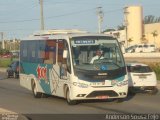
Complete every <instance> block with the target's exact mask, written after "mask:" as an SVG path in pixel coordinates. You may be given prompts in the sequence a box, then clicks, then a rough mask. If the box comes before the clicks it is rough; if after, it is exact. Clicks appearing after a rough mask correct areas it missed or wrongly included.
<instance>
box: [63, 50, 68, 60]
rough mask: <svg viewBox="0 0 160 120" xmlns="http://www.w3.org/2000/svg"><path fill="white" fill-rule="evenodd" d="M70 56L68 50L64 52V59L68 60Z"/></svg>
mask: <svg viewBox="0 0 160 120" xmlns="http://www.w3.org/2000/svg"><path fill="white" fill-rule="evenodd" d="M67 56H68V51H67V50H64V51H63V58H64V59H66V58H67Z"/></svg>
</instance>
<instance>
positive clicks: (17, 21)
mask: <svg viewBox="0 0 160 120" xmlns="http://www.w3.org/2000/svg"><path fill="white" fill-rule="evenodd" d="M93 9H95V8H92V9H87V10H81V11H77V12H71V13H67V14H61V15H56V16H50V17H46V19H51V18H55V17H64V16H69V15H73V14H77V13H82V12H86V11H90V10H93ZM38 20H40V19H37V18H35V19H26V20H13V21H3V22H0V24H2V23H19V22H30V21H38Z"/></svg>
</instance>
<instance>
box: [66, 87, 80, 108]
mask: <svg viewBox="0 0 160 120" xmlns="http://www.w3.org/2000/svg"><path fill="white" fill-rule="evenodd" d="M64 91H65V98H66V101H67V103H68V104H69V105H76V104H77V101H76V100H71V99H70V90H69V87H68V85H65V86H64Z"/></svg>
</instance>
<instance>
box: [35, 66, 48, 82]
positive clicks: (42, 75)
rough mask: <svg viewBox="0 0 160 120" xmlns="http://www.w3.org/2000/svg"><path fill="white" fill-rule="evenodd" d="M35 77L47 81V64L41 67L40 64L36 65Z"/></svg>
mask: <svg viewBox="0 0 160 120" xmlns="http://www.w3.org/2000/svg"><path fill="white" fill-rule="evenodd" d="M37 77H38V80H41V79H44V80H45V81H46V82H47V66H45V67H41V66H40V65H38V67H37Z"/></svg>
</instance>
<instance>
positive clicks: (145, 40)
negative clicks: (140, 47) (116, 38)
mask: <svg viewBox="0 0 160 120" xmlns="http://www.w3.org/2000/svg"><path fill="white" fill-rule="evenodd" d="M147 42H148V40H147V38H146V36H145V35H142V38H141V43H147Z"/></svg>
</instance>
